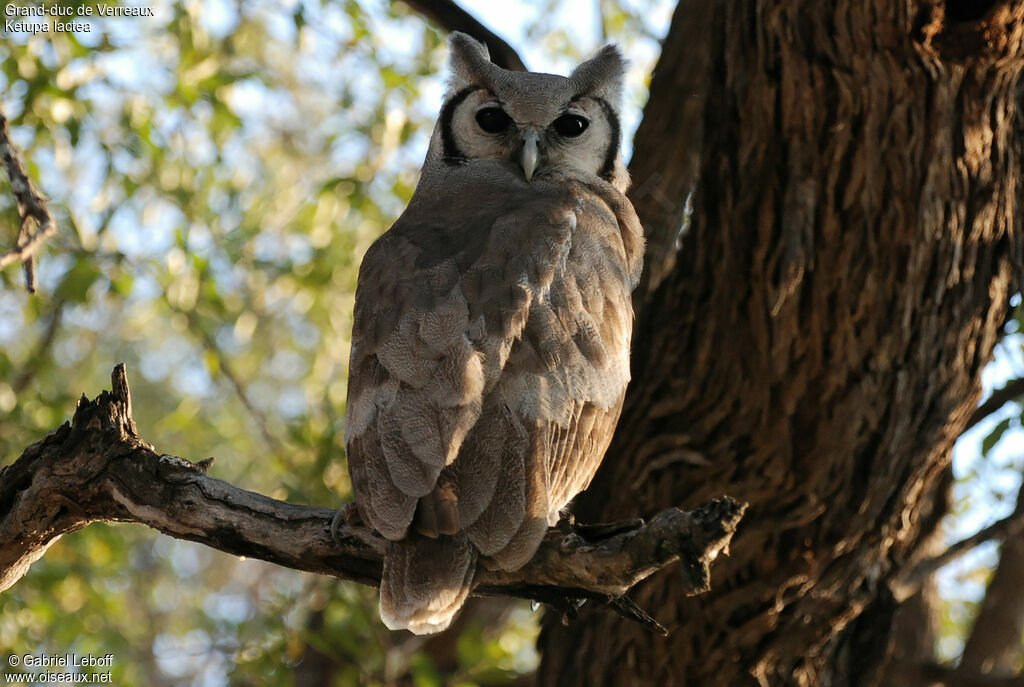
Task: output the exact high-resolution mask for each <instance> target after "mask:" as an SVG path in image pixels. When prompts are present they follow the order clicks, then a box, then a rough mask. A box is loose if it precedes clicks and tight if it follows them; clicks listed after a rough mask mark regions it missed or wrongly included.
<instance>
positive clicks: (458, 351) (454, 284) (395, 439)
mask: <svg viewBox="0 0 1024 687" xmlns="http://www.w3.org/2000/svg"><path fill="white" fill-rule="evenodd" d="M449 47H450V54H451V57H450V71H451V76H450V80H449V88H448V91H447V94H446V96H445V99H444V103H443V106H442V107H441V112H440V116H439V118H438V121H437V124H436V126H435V128H434V131H433V135H432V137H431V139H430V144H429V148H428V152H427V156H426V160H425V161H424V164H423V169H422V171H421V175H420V180H419V182H418V184H417V186H416V190H415V192H414V194H413V197H412V199H411V200H410V202H409V205H408V207H407V208H406V210H405V211H404V212H403V213H402V215H401V217H399V219H398V221H397V222H395V224H394V226H392V227H391V229H389V230H388V231H387V232H386V233H385V234H384V235H383V236H381V237H380V238H379V239H378V240H377V241H376V242H375V243H374V244H373V245H372V246H371V247H370V249H369V250H368V251H367V253H366V256H365V258H364V259H363V262H362V265H361V267H360V270H359V280H358V285H357V290H356V301H355V316H354V326H353V331H352V353H351V360H350V370H349V387H348V406H347V411H346V447H347V452H348V465H349V473H350V476H351V479H352V487H353V490H354V492H355V500H356V506H357V508H358V512H359V516H360V517H361V518H362V519H363V521H364V522H366V523H368V524H369V525H371V526H372V527H373V528H374V529H376V530H377V531H378V532H379V533H380V534H381V535H383V537H385V538H386V539H387V540H388V544H387V552H386V555H385V558H384V566H383V575H382V579H381V588H380V614H381V618H382V620H383V621H384V623H385V625H387V626H388V627H389V628H391V629H393V630H394V629H407V630H410V631H412V632H414V633H417V634H428V633H432V632H438V631H441V630H443V629H445V628H446V627H447V626H448V624H449V623H450V622H451V620H452V618H453V617H454V616H455V615H456V614H457V613H458V611H459V609H460V608H461V607H462V605H463V603H464V602H465V600H466V597H467V595H468V594H469V592H470V590H471V588H472V584H473V576H474V573H475V571H476V569H477V565H478V564H481V565H484V566H487V567H488V568H489V569H492V570H493V569H499V570H516V569H518V568H520V567H522V566H523V565H524V564H525V563H526V562H527V561H529V560H530V558H531V557H532V556H533V554H534V553H535V552H536V550H537V548H538V547H539V545H540V543H541V539H542V538H543V537H544V534H545V532H546V531H547V528H548V527H549V526H550V525H554V524H555V523H556V521H557V520H558V518H559V511H560V509H562V508H563V507H564V506H565V505H566V504H567V503H568V502H569V501H570V500H571V499H572V498H573V497H574V496H575V495H576V494H577V493H579V492H580V491H582V490H583V489H584V488H586V486H587V485H588V484H589V482H590V480H591V478H592V477H593V476H594V473H595V471H596V470H597V467H598V464H599V463H600V461H601V458H602V457H603V455H604V453H605V451H606V449H607V448H608V443H609V441H610V439H611V436H612V432H613V430H614V428H615V424H616V422H617V420H618V417H619V412H620V410H621V408H622V399H623V394H624V392H625V389H626V384H627V382H628V381H629V346H630V337H631V335H632V328H633V310H632V305H631V302H630V293H631V291H632V290H633V288H634V287H635V286H636V284H637V281H638V279H639V276H640V270H641V265H642V257H643V244H644V240H643V231H642V228H641V225H640V222H639V220H638V219H637V216H636V213H635V211H634V210H633V206H632V205H631V204H630V202H629V201H628V200H627V199H626V197H625V195H624V193H625V191H626V188H627V186H628V183H629V180H628V175H627V172H626V169H625V165H624V164H623V161H622V156H621V152H620V143H621V140H620V139H621V125H620V122H619V114H618V112H619V105H620V100H621V91H622V78H623V71H624V68H625V63H624V60H623V58H622V56H621V54H620V53H619V51H618V49H617V48H615V47H614V46H608V47H605V48H604V49H602V50H601V51H600V52H599V53H598V54H597V55H596V56H595V57H593V58H592V59H590V60H589V61H587V62H584V63H583V64H581V65H580V66H579V67H577V68H576V69H575V70H574V71H573V72H572V74H570V75H569V76H568V77H564V76H556V75H552V74H537V73H523V72H511V71H507V70H505V69H502V68H500V67H498V66H497V65H495V64H492V63H491V61H490V58H489V55H488V52H487V49H486V47H485V46H484V45H482V44H480V43H478V42H477V41H475V40H474V39H472V38H470V37H469V36H467V35H465V34H461V33H456V34H453V35H452V37H451V40H450V44H449Z"/></svg>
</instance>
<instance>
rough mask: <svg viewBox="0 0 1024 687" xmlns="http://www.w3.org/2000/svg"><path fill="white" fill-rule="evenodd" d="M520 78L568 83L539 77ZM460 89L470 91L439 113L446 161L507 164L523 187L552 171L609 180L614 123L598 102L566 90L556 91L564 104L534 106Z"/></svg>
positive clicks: (514, 96)
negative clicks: (447, 143) (448, 146)
mask: <svg viewBox="0 0 1024 687" xmlns="http://www.w3.org/2000/svg"><path fill="white" fill-rule="evenodd" d="M521 76H526V77H533V76H537V77H541V79H542V80H551V79H561V80H563V81H566V82H568V81H569V80H568V79H565V78H564V77H554V76H548V75H541V74H523V75H521ZM530 81H531V79H520V85H521V86H529V85H530ZM564 85H565V86H571V84H564ZM466 89H472V90H468V92H467V91H466V90H464V91H463V92H462V93H456V94H455V96H453V97H452V99H451V101H450V102H451V103H452V106H451V107H450V108H448V109H447V111H443V112H442V116H444V115H448V116H449V117H450V119H449V121H448V122H444V121H442V126H444V127H446V128H448V129H449V135H450V138H451V142H452V143H453V144H454V148H453V149H452V150H450V151H448V150H446V151H445V153H446V157H449V158H461V159H463V160H505V161H508V162H512V163H514V164H516V165H517V166H519V167H520V168H521V169H522V171H523V177H524V178H525V179H526V180H527V181H530V180H531V179H532V178H533V176H534V175H537V176H543V175H544V174H545V173H546V172H550V171H553V170H558V171H562V172H563V173H569V174H571V173H573V172H586V173H587V174H593V175H595V176H599V177H604V178H605V179H609V180H610V179H611V177H612V176H613V174H614V171H615V161H616V159H617V158H618V153H619V123H618V117H617V116H616V114H615V111H614V110H613V109H612V107H611V105H610V104H609V103H608V102H607V101H605V100H604V99H602V98H600V97H593V96H589V95H587V94H578V93H571V92H570V89H568V88H562V89H558V90H560V91H563V92H564V96H563V97H564V99H560V98H559V99H552V98H548V99H545V100H543V101H540V102H538V101H536V100H534V99H531V98H528V97H521V96H520V95H519V94H518V93H515V92H514V93H507V94H504V95H505V97H501V96H502V94H499V93H495V92H493V91H491V90H489V89H487V88H483V87H474V86H467V87H466ZM549 90H554V89H549ZM460 95H462V96H463V97H461V98H460V97H459V96H460Z"/></svg>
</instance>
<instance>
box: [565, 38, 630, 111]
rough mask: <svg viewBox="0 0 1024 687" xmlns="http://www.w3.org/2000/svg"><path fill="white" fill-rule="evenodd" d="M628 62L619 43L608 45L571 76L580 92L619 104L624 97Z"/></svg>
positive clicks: (577, 68)
mask: <svg viewBox="0 0 1024 687" xmlns="http://www.w3.org/2000/svg"><path fill="white" fill-rule="evenodd" d="M626 64H627V63H626V58H624V57H623V56H622V52H620V51H619V47H618V46H617V45H614V44H611V45H606V46H604V47H603V48H601V49H600V50H599V51H598V52H597V54H596V55H594V56H593V57H591V58H590V59H589V60H587V61H586V62H584V63H583V64H581V65H580V66H578V67H576V69H574V70H573V72H572V74H570V75H569V78H570V79H572V80H573V81H575V82H576V88H577V90H578V91H579V92H580V93H586V94H588V95H594V96H599V97H602V98H604V99H605V100H608V101H610V102H611V103H612V104H613V105H615V106H618V105H619V101H620V100H621V99H622V79H623V77H624V76H625V74H626Z"/></svg>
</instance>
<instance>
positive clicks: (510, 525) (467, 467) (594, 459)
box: [445, 183, 643, 570]
mask: <svg viewBox="0 0 1024 687" xmlns="http://www.w3.org/2000/svg"><path fill="white" fill-rule="evenodd" d="M569 188H570V190H571V191H573V192H574V195H575V197H576V198H577V200H578V203H577V205H576V208H575V209H574V214H575V217H576V228H575V230H574V231H573V235H572V244H571V246H570V247H569V250H568V251H567V253H566V256H565V259H564V260H563V262H562V265H561V266H560V268H559V278H558V279H557V280H556V281H555V282H553V283H552V285H551V288H550V289H549V290H548V292H547V293H546V294H545V297H544V298H541V299H537V300H536V301H535V302H534V303H533V304H532V305H531V307H530V312H529V317H528V319H527V322H526V325H525V327H523V329H522V332H521V335H520V337H519V338H518V339H517V340H516V342H515V344H514V346H513V348H512V351H511V353H510V356H509V361H508V364H507V366H506V369H505V371H504V374H502V376H501V379H500V380H499V382H498V386H497V387H496V389H495V391H494V392H493V393H491V394H489V395H488V396H487V397H486V399H485V406H484V410H483V414H482V416H481V418H480V420H479V421H478V422H477V424H476V425H475V426H474V428H473V430H472V432H471V433H470V435H469V436H468V437H467V438H466V444H465V447H464V450H463V453H464V454H466V455H465V457H466V458H468V457H470V456H472V457H473V460H472V461H466V460H464V458H463V457H460V458H459V460H458V461H456V463H455V464H454V465H453V466H451V467H450V468H449V469H447V470H445V474H448V473H451V476H452V477H453V479H454V481H455V482H456V490H457V491H458V492H459V493H460V494H461V496H460V499H459V514H460V518H461V522H462V526H463V527H464V529H465V531H466V533H467V534H468V535H469V538H470V540H471V541H472V542H473V543H474V545H475V546H476V547H477V549H478V550H479V551H480V553H481V554H482V555H484V556H486V557H487V558H488V562H487V565H488V566H489V567H497V568H501V569H506V570H514V569H516V568H519V567H521V566H522V565H523V564H524V563H526V562H527V561H528V560H529V559H530V558H531V557H532V556H533V554H534V552H535V551H536V548H537V545H538V544H539V542H540V540H541V538H542V537H543V536H544V533H545V532H546V530H547V527H548V525H549V524H553V523H554V521H555V519H557V517H558V514H559V509H561V508H562V507H563V506H565V505H566V503H567V502H568V501H569V500H571V499H572V498H573V497H574V496H575V495H576V494H577V493H579V492H580V491H582V490H583V489H584V488H586V487H587V485H588V484H589V482H590V480H591V478H592V477H593V475H594V473H595V472H596V470H597V467H598V465H599V463H600V461H601V458H602V457H603V456H604V453H605V451H606V450H607V448H608V444H609V442H610V440H611V437H612V433H613V431H614V428H615V425H616V422H617V421H618V417H619V413H620V410H621V408H622V400H623V396H624V393H625V390H626V385H627V383H628V382H629V346H630V338H631V333H632V321H633V309H632V304H631V298H630V294H631V292H632V290H633V288H634V287H635V285H636V282H637V279H638V277H639V270H640V260H641V256H642V247H643V234H642V227H641V225H640V222H639V220H638V219H637V217H636V214H635V212H633V210H632V207H631V206H629V205H628V201H626V200H625V199H624V198H623V197H622V196H621V195H620V194H618V193H616V192H615V191H614V189H613V188H611V187H610V186H608V185H607V184H597V183H594V184H589V185H586V186H584V185H583V184H578V185H577V184H571V185H570V186H569ZM495 476H497V477H495Z"/></svg>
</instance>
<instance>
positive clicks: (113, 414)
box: [0, 365, 746, 628]
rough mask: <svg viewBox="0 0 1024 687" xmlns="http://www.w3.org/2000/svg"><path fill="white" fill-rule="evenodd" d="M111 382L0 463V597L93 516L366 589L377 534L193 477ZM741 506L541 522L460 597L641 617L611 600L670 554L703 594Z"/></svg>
mask: <svg viewBox="0 0 1024 687" xmlns="http://www.w3.org/2000/svg"><path fill="white" fill-rule="evenodd" d="M112 382H113V391H110V392H103V393H102V394H100V396H99V397H98V398H97V399H96V400H94V401H89V400H88V399H86V398H84V397H83V398H82V400H81V401H80V402H79V404H78V408H77V409H76V411H75V415H74V418H73V419H72V421H71V422H70V423H68V424H65V425H63V426H62V427H60V428H59V429H57V430H55V431H53V432H52V433H51V434H50V435H49V436H48V437H46V439H44V440H43V441H41V442H39V443H37V444H34V445H32V446H30V447H29V448H28V449H26V450H25V452H24V453H23V454H22V455H21V457H20V458H18V460H16V461H15V462H14V463H12V464H11V465H8V466H5V467H3V468H0V591H3V590H5V589H7V588H8V587H10V586H11V585H13V584H14V583H15V582H17V581H18V580H19V579H20V578H21V577H23V576H24V575H25V574H26V573H27V572H28V569H29V567H30V566H31V565H32V563H34V562H35V561H37V560H38V559H39V558H41V557H42V556H43V555H44V554H45V553H46V550H47V549H48V548H49V547H50V545H51V544H53V542H55V541H56V540H57V539H58V538H59V537H61V536H62V535H64V534H68V533H70V532H74V531H76V530H79V529H81V528H83V527H85V526H86V525H88V524H89V523H92V522H97V521H107V522H136V523H141V524H144V525H147V526H149V527H152V528H153V529H155V530H157V531H159V532H162V533H164V534H168V535H170V536H172V537H177V538H179V539H187V540H189V541H195V542H199V543H201V544H205V545H207V546H211V547H213V548H216V549H219V550H221V551H225V552H227V553H232V554H235V555H239V556H247V557H250V558H259V559H261V560H265V561H270V562H272V563H277V564H279V565H284V566H287V567H290V568H295V569H297V570H305V571H308V572H315V573H320V574H325V575H333V576H335V577H340V578H342V579H347V580H354V581H356V582H362V583H364V584H371V585H377V584H379V581H380V571H381V561H382V556H383V552H384V549H385V546H386V542H385V540H384V539H383V538H381V537H380V535H378V534H377V533H375V532H374V531H373V530H372V529H370V528H369V527H367V526H366V525H363V524H362V523H359V522H350V523H346V524H342V525H341V526H340V527H339V529H338V531H337V532H335V533H334V534H333V535H332V531H331V528H332V521H333V520H334V515H335V511H333V510H329V509H326V508H314V507H310V506H298V505H294V504H289V503H285V502H283V501H277V500H275V499H272V498H269V497H266V496H262V495H260V494H256V493H254V492H251V491H246V490H244V489H241V488H239V487H236V486H233V485H231V484H228V483H227V482H222V481H221V480H218V479H214V478H213V477H210V476H209V475H207V474H206V469H207V467H208V466H209V464H210V463H212V460H207V461H203V462H200V463H199V464H193V463H191V462H189V461H187V460H184V459H182V458H178V457H176V456H171V455H166V454H159V453H157V452H156V451H155V449H154V448H153V447H152V446H151V445H149V444H147V443H146V442H145V441H143V440H142V439H140V438H139V434H138V431H137V429H136V426H135V421H134V419H133V417H132V404H131V393H130V391H129V389H128V382H127V379H126V377H125V373H124V366H123V365H119V366H117V367H116V368H115V369H114V374H113V377H112ZM745 508H746V504H741V503H737V502H736V501H733V500H732V499H730V498H728V497H723V498H720V499H715V500H713V501H711V502H709V503H707V504H704V505H703V506H702V507H700V508H696V509H693V510H691V511H688V512H684V511H682V510H679V509H678V508H667V509H665V510H663V511H661V512H660V513H658V514H656V515H655V516H654V517H652V518H651V519H650V520H649V521H647V522H640V523H631V524H630V526H628V527H619V528H616V529H615V531H614V532H609V533H608V534H607V536H601V537H600V538H584V537H583V536H580V534H579V533H577V531H575V530H573V529H571V528H552V529H551V531H550V532H549V533H548V535H547V537H545V539H544V542H543V543H542V544H541V548H540V550H538V552H537V554H536V555H535V556H534V558H533V560H532V561H530V563H528V564H527V565H526V566H524V567H523V568H520V569H519V570H516V571H514V572H503V571H490V570H487V569H485V568H483V567H481V568H480V569H479V570H478V571H477V575H476V578H475V580H474V592H475V593H478V594H485V595H503V596H515V597H521V598H527V599H536V600H538V601H545V602H548V603H554V604H558V605H561V606H565V607H570V606H571V607H573V608H574V607H575V604H574V601H575V600H577V599H593V600H596V601H598V602H600V603H599V605H606V606H608V607H609V608H612V609H613V610H615V611H617V612H618V613H619V614H621V615H624V616H626V617H629V618H631V619H632V620H636V621H639V622H641V623H644V622H647V621H648V619H647V618H646V616H645V615H644V614H643V612H642V611H640V609H638V608H636V607H635V606H633V605H632V604H630V603H629V602H628V601H626V600H622V599H621V597H622V595H623V594H625V593H626V592H627V591H629V589H630V588H631V587H632V586H634V585H635V584H637V583H638V582H639V581H641V580H643V579H644V578H646V577H648V576H649V575H651V574H653V573H654V572H656V571H658V570H661V569H662V568H664V567H665V566H667V565H669V564H671V563H673V562H675V561H677V560H678V561H681V563H682V565H681V567H682V573H683V574H682V575H680V579H681V580H682V585H683V587H684V588H686V589H687V590H688V593H691V594H696V593H700V592H702V591H704V590H706V589H707V588H708V579H709V574H710V573H709V566H710V564H711V562H712V561H714V560H715V559H716V558H717V557H718V555H719V554H720V553H722V552H724V551H727V549H728V546H729V541H730V539H731V538H732V534H733V532H735V529H736V525H737V523H738V522H739V520H740V518H741V517H742V515H743V511H744V509H745ZM584 534H586V531H584ZM677 574H678V573H677ZM647 624H648V625H649V626H652V627H654V628H656V625H654V624H653V623H650V622H647Z"/></svg>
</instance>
